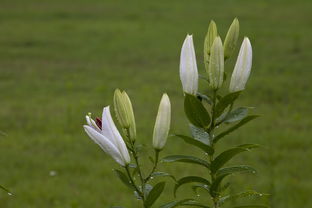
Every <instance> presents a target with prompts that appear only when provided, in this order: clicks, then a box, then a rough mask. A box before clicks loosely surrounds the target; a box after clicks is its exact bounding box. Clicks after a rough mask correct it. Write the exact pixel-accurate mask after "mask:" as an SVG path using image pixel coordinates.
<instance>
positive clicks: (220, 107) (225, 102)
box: [214, 91, 241, 118]
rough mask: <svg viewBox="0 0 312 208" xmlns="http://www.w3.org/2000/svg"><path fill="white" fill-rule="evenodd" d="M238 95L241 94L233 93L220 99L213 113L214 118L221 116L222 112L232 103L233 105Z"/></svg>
mask: <svg viewBox="0 0 312 208" xmlns="http://www.w3.org/2000/svg"><path fill="white" fill-rule="evenodd" d="M240 93H241V91H238V92H233V93H229V94H227V95H226V96H224V97H222V98H221V99H220V101H219V102H218V103H217V105H216V109H215V112H214V115H215V117H216V118H218V117H219V116H221V114H222V113H223V111H224V110H225V109H226V108H227V107H228V106H230V105H231V104H232V103H234V101H235V100H236V99H237V98H238V96H239V95H240Z"/></svg>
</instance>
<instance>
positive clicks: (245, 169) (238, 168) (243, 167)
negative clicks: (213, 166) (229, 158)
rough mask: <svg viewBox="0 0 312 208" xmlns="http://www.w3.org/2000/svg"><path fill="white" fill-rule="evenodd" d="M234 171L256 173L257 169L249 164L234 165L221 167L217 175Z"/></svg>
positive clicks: (229, 173)
mask: <svg viewBox="0 0 312 208" xmlns="http://www.w3.org/2000/svg"><path fill="white" fill-rule="evenodd" d="M234 173H256V170H255V169H254V168H253V167H250V166H247V165H240V166H233V167H226V168H221V169H220V170H218V171H217V176H221V175H231V174H234Z"/></svg>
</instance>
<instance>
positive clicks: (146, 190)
mask: <svg viewBox="0 0 312 208" xmlns="http://www.w3.org/2000/svg"><path fill="white" fill-rule="evenodd" d="M152 189H153V186H152V185H151V184H148V183H146V184H145V186H144V195H145V196H147V195H148V194H149V193H150V192H151V190H152Z"/></svg>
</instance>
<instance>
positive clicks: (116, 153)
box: [83, 106, 130, 166]
mask: <svg viewBox="0 0 312 208" xmlns="http://www.w3.org/2000/svg"><path fill="white" fill-rule="evenodd" d="M86 120H87V124H88V125H84V126H83V127H84V130H85V131H86V133H87V134H88V135H89V137H90V138H91V139H92V140H93V141H94V142H95V143H96V144H98V145H99V146H100V147H101V148H102V149H103V150H104V152H105V153H106V154H108V155H110V156H111V157H112V158H113V159H114V160H115V161H116V162H117V163H119V164H120V165H121V166H126V165H127V164H129V163H130V155H129V152H128V149H127V147H126V144H125V142H124V141H123V139H122V137H121V135H120V133H119V131H118V129H117V128H116V126H115V123H114V121H113V119H112V116H111V113H110V110H109V106H107V107H105V108H104V109H103V115H102V120H101V119H99V118H97V119H96V121H94V120H93V119H92V118H91V115H90V114H89V115H87V116H86Z"/></svg>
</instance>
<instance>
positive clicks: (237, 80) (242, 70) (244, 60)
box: [229, 37, 252, 92]
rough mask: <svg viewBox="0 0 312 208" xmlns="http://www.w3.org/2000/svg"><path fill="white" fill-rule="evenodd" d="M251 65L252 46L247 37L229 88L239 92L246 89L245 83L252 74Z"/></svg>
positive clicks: (231, 90)
mask: <svg viewBox="0 0 312 208" xmlns="http://www.w3.org/2000/svg"><path fill="white" fill-rule="evenodd" d="M251 65H252V48H251V44H250V41H249V39H248V38H247V37H245V38H244V40H243V43H242V46H241V48H240V51H239V54H238V57H237V61H236V64H235V67H234V71H233V73H232V78H231V82H230V88H229V91H230V92H237V91H241V90H244V89H245V85H246V83H247V80H248V78H249V75H250V70H251Z"/></svg>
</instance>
